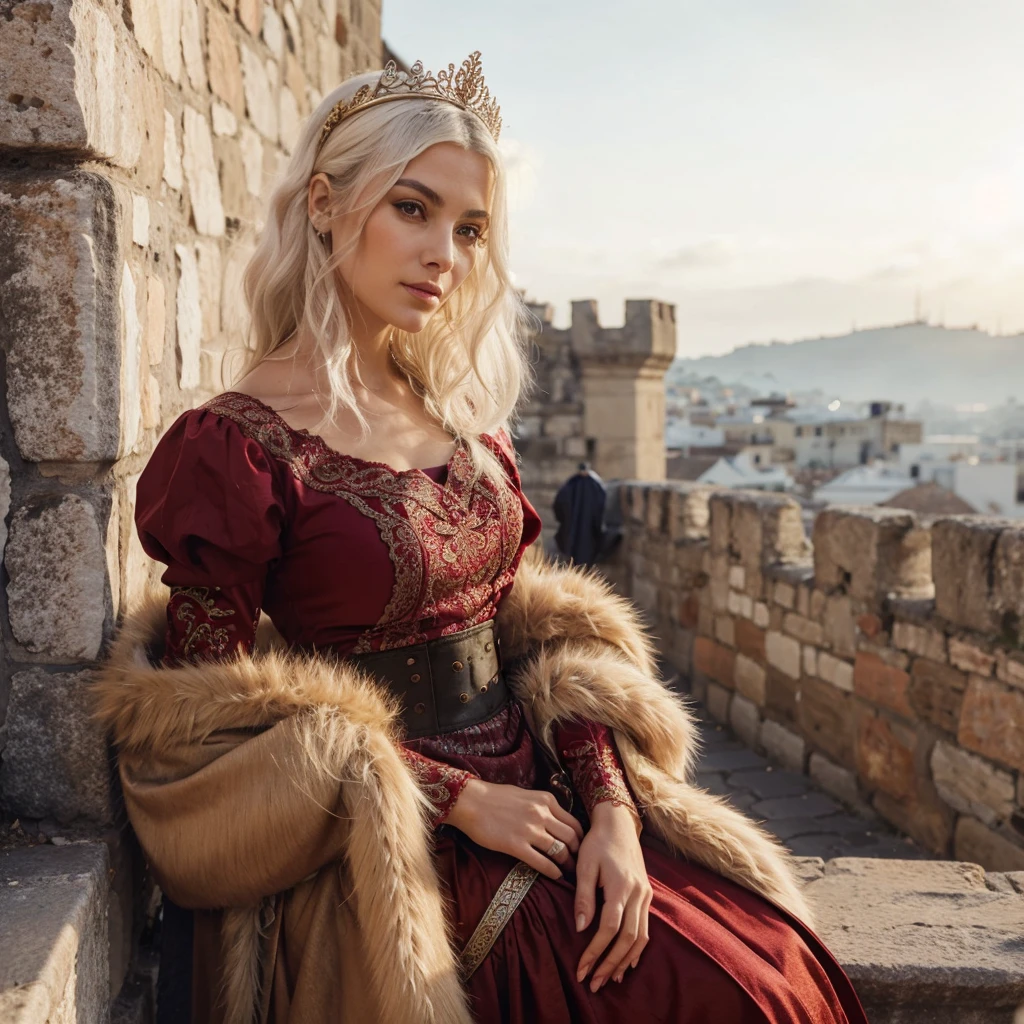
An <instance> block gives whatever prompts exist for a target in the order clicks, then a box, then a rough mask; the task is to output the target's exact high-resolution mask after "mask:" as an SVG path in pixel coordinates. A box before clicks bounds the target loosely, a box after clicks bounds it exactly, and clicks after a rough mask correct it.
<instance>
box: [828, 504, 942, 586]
mask: <svg viewBox="0 0 1024 1024" xmlns="http://www.w3.org/2000/svg"><path fill="white" fill-rule="evenodd" d="M814 575H815V579H816V581H817V583H818V585H819V586H821V587H824V588H825V589H826V590H831V589H834V588H837V587H845V588H846V589H847V591H848V593H849V594H850V595H851V596H852V597H853V598H854V599H856V600H859V601H863V602H865V603H867V604H869V605H872V606H878V605H879V604H880V602H881V601H882V600H884V599H885V598H886V597H887V596H888V595H889V594H891V593H892V594H898V595H901V596H912V595H914V596H916V595H918V594H930V592H931V538H930V535H929V533H928V532H927V531H924V530H921V529H920V528H919V527H918V525H917V522H916V520H915V519H914V517H913V516H912V515H911V514H910V513H908V512H901V511H899V510H896V509H881V508H872V509H862V508H856V509H854V508H849V509H847V508H829V509H825V510H824V511H823V512H821V513H819V515H818V517H817V519H816V520H815V524H814Z"/></svg>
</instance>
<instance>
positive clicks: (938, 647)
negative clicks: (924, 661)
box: [892, 622, 946, 662]
mask: <svg viewBox="0 0 1024 1024" xmlns="http://www.w3.org/2000/svg"><path fill="white" fill-rule="evenodd" d="M892 642H893V644H895V645H896V646H897V647H899V648H900V649H901V650H904V651H909V652H910V653H911V654H918V655H920V656H921V657H922V658H929V659H931V660H932V661H937V662H944V661H945V660H946V637H945V635H944V634H943V633H940V632H939V630H937V629H932V628H930V627H928V626H918V625H915V624H914V623H912V622H896V623H894V625H893V630H892Z"/></svg>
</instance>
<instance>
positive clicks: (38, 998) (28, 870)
mask: <svg viewBox="0 0 1024 1024" xmlns="http://www.w3.org/2000/svg"><path fill="white" fill-rule="evenodd" d="M107 870H108V858H107V848H106V846H104V845H103V844H102V843H86V844H81V845H79V844H75V845H71V846H64V847H55V846H35V847H29V848H25V849H19V850H10V851H7V852H5V853H0V921H3V927H2V928H0V1020H4V1021H10V1022H11V1024H35V1022H37V1021H38V1022H42V1021H46V1022H48V1024H71V1022H72V1021H82V1022H93V1021H105V1020H106V1019H107V1013H108V1004H109V1002H110V971H109V966H108V952H107V948H108V923H107V901H108V892H109V885H108V882H107Z"/></svg>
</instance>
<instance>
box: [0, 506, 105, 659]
mask: <svg viewBox="0 0 1024 1024" xmlns="http://www.w3.org/2000/svg"><path fill="white" fill-rule="evenodd" d="M5 564H6V566H7V575H8V583H7V601H8V609H9V614H10V620H11V631H12V633H13V634H14V638H15V640H16V641H17V642H18V643H20V644H22V645H23V646H24V647H25V648H26V649H27V650H29V651H31V652H32V653H33V654H42V655H45V656H47V657H48V658H49V659H51V660H53V661H58V662H59V661H64V662H75V661H88V660H92V659H93V658H95V657H96V656H97V655H98V654H99V650H100V643H101V641H102V639H103V622H104V618H105V616H106V614H107V610H108V609H107V601H106V600H105V599H104V594H105V593H107V592H108V588H107V585H106V584H107V578H106V577H107V561H106V554H105V550H104V542H103V534H102V533H101V530H100V525H99V522H98V519H97V515H96V510H95V509H94V508H93V506H92V505H90V504H89V503H88V502H86V501H83V500H82V498H80V497H78V495H76V494H68V495H66V496H64V497H63V498H57V499H42V500H41V501H40V502H39V503H37V504H33V505H30V506H27V507H23V508H20V509H19V510H18V511H17V512H16V513H15V515H14V518H13V520H12V522H11V531H10V538H9V540H8V542H7V553H6V558H5Z"/></svg>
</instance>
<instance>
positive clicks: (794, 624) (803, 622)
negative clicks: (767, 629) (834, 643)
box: [782, 612, 825, 647]
mask: <svg viewBox="0 0 1024 1024" xmlns="http://www.w3.org/2000/svg"><path fill="white" fill-rule="evenodd" d="M782 628H783V629H784V630H785V631H786V632H787V633H788V634H789V635H790V636H795V637H796V638H797V640H799V641H800V642H801V643H804V644H813V645H814V646H816V647H817V646H819V645H820V644H821V643H822V641H823V640H824V639H825V637H824V632H823V630H822V628H821V625H820V624H819V623H817V622H813V621H812V620H811V619H805V618H804V617H803V616H802V615H796V614H794V613H793V612H790V613H789V614H788V615H787V616H786V617H785V619H783V621H782Z"/></svg>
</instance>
